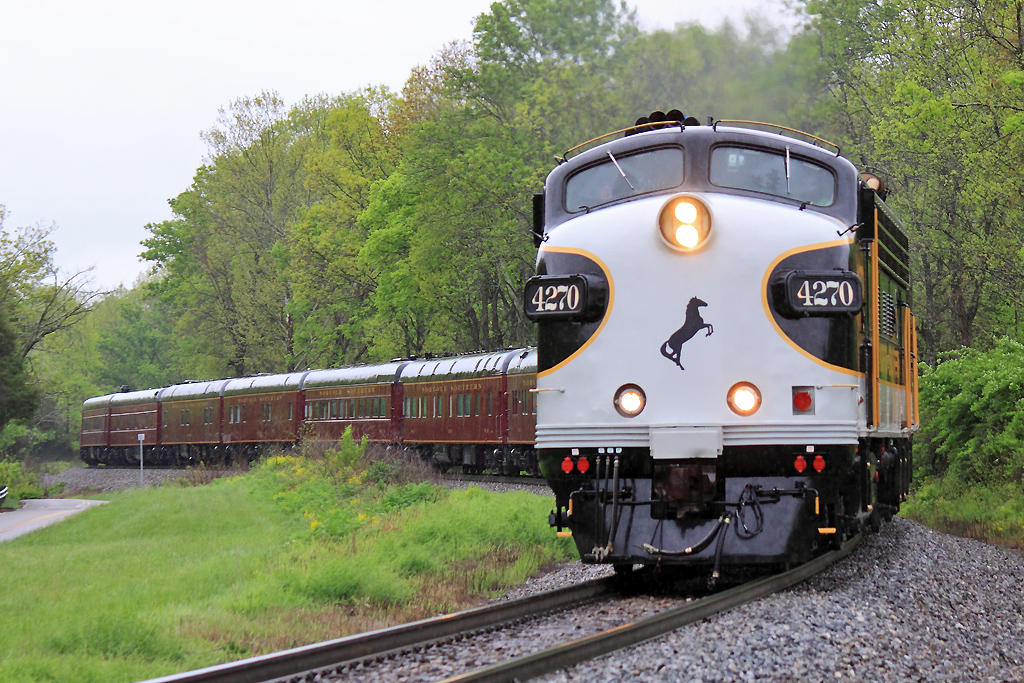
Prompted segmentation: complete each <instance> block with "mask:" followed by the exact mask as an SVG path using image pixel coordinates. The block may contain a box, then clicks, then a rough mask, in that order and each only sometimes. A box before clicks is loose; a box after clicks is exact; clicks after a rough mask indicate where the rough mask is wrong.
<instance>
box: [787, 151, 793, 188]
mask: <svg viewBox="0 0 1024 683" xmlns="http://www.w3.org/2000/svg"><path fill="white" fill-rule="evenodd" d="M791 194H792V192H790V190H789V145H786V196H787V197H788V196H789V195H791Z"/></svg>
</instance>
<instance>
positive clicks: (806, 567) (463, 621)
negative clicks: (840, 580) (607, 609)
mask: <svg viewBox="0 0 1024 683" xmlns="http://www.w3.org/2000/svg"><path fill="white" fill-rule="evenodd" d="M859 541H860V537H859V536H858V537H855V538H854V539H851V540H850V541H849V542H847V543H846V544H845V545H844V546H843V547H842V548H841V549H839V550H835V551H832V552H829V553H826V554H824V555H821V556H819V557H818V558H816V559H814V560H812V561H810V562H808V563H806V564H803V565H800V566H798V567H796V568H794V569H791V570H789V571H786V572H783V573H780V574H774V575H771V576H767V577H764V578H759V579H756V580H752V581H748V582H746V583H743V584H740V585H738V586H735V587H733V588H729V589H726V590H723V591H720V592H716V593H711V594H706V595H703V596H701V597H696V598H694V599H691V600H687V601H685V602H683V601H681V600H678V601H676V602H677V604H675V605H673V606H669V607H667V608H661V607H659V608H657V609H653V613H650V612H651V611H652V610H651V609H648V610H646V612H647V613H646V614H645V615H644V616H642V617H640V618H625V619H621V620H620V621H623V622H624V623H618V624H615V625H612V626H611V627H605V626H602V627H601V628H602V629H604V630H600V631H599V632H596V633H592V634H590V635H587V636H584V637H581V638H580V637H577V638H575V639H573V638H572V637H570V636H568V635H562V636H558V635H554V636H553V635H551V632H550V631H548V632H547V633H546V634H544V635H542V634H541V632H538V633H537V634H536V635H535V636H534V637H532V638H528V640H529V641H530V643H529V645H530V647H529V648H528V649H530V650H531V652H529V653H528V654H522V655H521V656H515V655H514V654H513V655H512V656H511V657H509V658H504V657H503V656H502V655H501V654H500V653H501V652H502V651H514V650H515V648H514V647H510V648H508V649H507V650H506V649H505V647H504V646H502V645H499V646H497V647H494V646H492V645H483V646H482V647H483V648H484V649H487V648H491V649H492V650H493V652H491V655H492V659H493V658H494V657H497V659H498V660H501V661H497V663H492V664H488V665H485V666H479V665H478V664H475V663H474V662H476V661H478V658H476V657H475V656H473V655H469V656H465V657H462V656H459V655H454V656H451V657H447V659H448V660H449V662H447V663H445V664H442V665H441V666H440V669H444V668H445V667H449V668H447V672H448V673H445V674H441V675H434V673H435V672H436V671H437V670H440V669H438V668H437V667H435V668H434V669H432V670H421V671H420V672H419V673H420V674H421V675H419V676H413V677H414V678H420V679H422V680H438V679H443V680H445V681H512V680H525V679H528V678H532V677H535V676H540V675H543V674H545V673H550V672H553V671H557V670H559V669H562V668H565V667H568V666H572V665H574V664H577V663H579V662H583V661H586V660H588V659H592V658H594V657H598V656H601V655H606V654H608V653H609V652H612V651H615V650H618V649H621V648H624V647H629V646H631V645H635V644H637V643H640V642H643V641H646V640H649V639H651V638H655V637H657V636H660V635H662V634H665V633H668V632H670V631H673V630H675V629H677V628H679V627H681V626H685V625H687V624H690V623H693V622H696V621H699V620H701V619H704V618H707V617H709V616H712V615H714V614H716V613H718V612H723V611H726V610H729V609H732V608H733V607H737V606H739V605H741V604H743V603H745V602H750V601H753V600H756V599H758V598H760V597H764V596H766V595H769V594H771V593H775V592H778V591H782V590H784V589H786V588H789V587H790V586H793V585H795V584H797V583H800V582H801V581H804V580H805V579H808V578H810V577H811V576H813V575H815V574H817V573H819V572H821V571H823V570H824V569H826V568H827V567H829V566H830V565H832V564H834V563H835V562H837V561H838V560H840V559H842V558H843V557H845V556H846V555H848V554H849V553H850V552H852V551H853V549H854V548H855V547H856V545H857V543H858V542H859ZM618 585H620V583H619V580H617V579H616V578H614V577H613V578H607V579H598V580H595V581H589V582H586V583H581V584H577V585H574V586H570V587H567V588H562V589H557V590H552V591H548V592H545V593H540V594H537V595H533V596H530V597H526V598H521V599H518V600H511V601H508V602H503V603H498V604H494V605H489V606H486V607H479V608H475V609H471V610H466V611H463V612H458V613H455V614H451V615H445V616H441V617H435V618H432V619H425V620H422V621H418V622H413V623H410V624H404V625H401V626H396V627H394V628H389V629H382V630H379V631H373V632H371V633H366V634H360V635H354V636H349V637H346V638H340V639H337V640H333V641H327V642H323V643H317V644H314V645H308V646H305V647H300V648H295V649H293V650H287V651H284V652H279V653H275V654H271V655H264V656H262V657H254V658H252V659H246V660H242V661H238V662H231V663H228V664H222V665H219V666H213V667H209V668H206V669H200V670H196V671H191V672H186V673H182V674H178V675H174V676H167V677H164V678H160V679H155V680H156V681H157V682H158V683H171V682H174V683H177V682H184V681H218V682H220V681H253V680H270V679H283V680H290V681H306V680H318V681H329V680H345V679H353V678H363V679H365V680H371V679H373V678H389V677H398V675H400V672H399V671H396V670H394V669H389V668H388V667H389V662H393V661H396V660H397V661H398V662H399V664H398V666H399V668H400V667H402V666H405V667H409V666H412V667H413V668H417V665H415V664H408V663H402V662H401V660H403V659H405V660H409V659H414V660H416V659H418V660H421V661H425V660H427V659H429V657H425V656H421V655H411V654H410V652H413V651H417V650H419V651H422V650H424V649H425V648H431V650H434V649H438V648H439V647H440V648H447V647H449V645H448V643H451V647H453V648H457V647H459V644H460V643H471V642H473V641H475V640H482V639H483V638H484V637H485V636H491V635H494V634H499V633H500V632H501V631H502V630H504V629H508V628H512V626H514V625H515V624H519V623H521V622H526V621H528V620H529V621H530V624H531V625H532V624H533V622H534V621H535V620H536V619H542V618H543V619H549V618H551V619H554V620H556V621H560V622H561V623H562V624H563V625H571V624H573V623H575V622H577V621H578V620H580V619H581V617H580V615H579V614H575V615H574V614H573V612H574V611H575V612H576V613H579V612H581V611H583V610H589V611H590V612H595V611H604V605H606V604H607V603H608V602H610V598H612V597H613V596H616V595H618V594H619V593H620V592H621V591H619V590H617V586H618ZM602 599H609V600H604V601H603V602H602ZM680 603H681V604H680ZM544 615H548V616H544ZM582 619H583V620H588V621H589V618H587V617H582ZM570 631H571V629H570ZM492 632H493V633H492ZM528 632H529V629H528ZM499 637H500V636H499ZM545 642H555V643H557V645H555V646H554V647H550V648H548V649H542V648H543V644H542V643H545ZM477 649H478V650H479V649H480V648H479V647H478V648H477ZM451 660H455V663H454V664H452V663H451ZM375 667H380V669H376V668H375ZM425 668H426V669H429V668H430V667H425ZM452 671H462V672H463V673H459V674H456V675H454V676H452V675H451V673H450V672H452ZM401 675H402V676H403V677H406V678H408V677H409V671H408V669H405V670H403V671H402V672H401ZM445 676H448V677H447V678H445Z"/></svg>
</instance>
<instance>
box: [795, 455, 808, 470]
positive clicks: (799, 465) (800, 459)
mask: <svg viewBox="0 0 1024 683" xmlns="http://www.w3.org/2000/svg"><path fill="white" fill-rule="evenodd" d="M793 469H794V470H796V471H797V472H799V473H800V474H803V473H804V470H806V469H807V460H806V459H804V456H802V455H798V456H796V460H794V461H793Z"/></svg>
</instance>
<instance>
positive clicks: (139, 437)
mask: <svg viewBox="0 0 1024 683" xmlns="http://www.w3.org/2000/svg"><path fill="white" fill-rule="evenodd" d="M136 436H137V437H138V439H139V488H142V487H143V486H145V484H144V483H143V478H142V442H143V441H145V440H146V435H145V434H136Z"/></svg>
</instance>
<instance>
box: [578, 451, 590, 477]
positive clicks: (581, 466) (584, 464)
mask: <svg viewBox="0 0 1024 683" xmlns="http://www.w3.org/2000/svg"><path fill="white" fill-rule="evenodd" d="M576 469H578V470H579V471H580V474H586V473H587V470H589V469H590V461H589V460H587V456H585V455H584V456H583V457H581V458H580V459H579V461H578V462H577V463H576Z"/></svg>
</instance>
